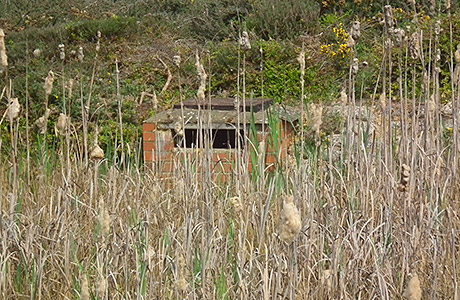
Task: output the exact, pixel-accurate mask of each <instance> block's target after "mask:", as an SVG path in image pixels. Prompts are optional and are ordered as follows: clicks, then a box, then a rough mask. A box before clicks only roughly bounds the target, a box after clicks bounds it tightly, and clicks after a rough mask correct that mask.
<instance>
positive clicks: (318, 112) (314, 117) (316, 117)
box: [310, 103, 323, 145]
mask: <svg viewBox="0 0 460 300" xmlns="http://www.w3.org/2000/svg"><path fill="white" fill-rule="evenodd" d="M310 113H311V128H312V130H313V132H314V134H315V139H316V144H317V145H319V144H320V143H321V135H320V131H321V124H322V123H323V106H322V105H321V104H315V103H312V104H310Z"/></svg>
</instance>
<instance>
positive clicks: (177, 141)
mask: <svg viewBox="0 0 460 300" xmlns="http://www.w3.org/2000/svg"><path fill="white" fill-rule="evenodd" d="M236 132H237V130H236V129H212V130H211V138H212V148H214V149H236V148H237V147H238V140H237V136H236ZM171 133H172V135H173V137H174V145H175V147H182V148H203V145H201V141H200V140H203V141H204V140H205V138H206V137H207V136H208V135H209V130H206V129H202V130H201V135H199V134H198V133H199V132H198V129H185V130H184V135H183V136H179V135H178V134H177V133H176V131H175V130H171ZM239 138H240V141H241V148H244V130H242V129H241V130H240V136H239Z"/></svg>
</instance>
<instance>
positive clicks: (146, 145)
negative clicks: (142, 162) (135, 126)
mask: <svg viewBox="0 0 460 300" xmlns="http://www.w3.org/2000/svg"><path fill="white" fill-rule="evenodd" d="M152 150H155V142H144V151H152Z"/></svg>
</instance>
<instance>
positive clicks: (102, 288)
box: [97, 268, 107, 299]
mask: <svg viewBox="0 0 460 300" xmlns="http://www.w3.org/2000/svg"><path fill="white" fill-rule="evenodd" d="M98 273H99V276H98V277H99V278H98V283H97V294H98V295H99V297H101V298H102V299H105V297H104V295H105V292H106V291H107V279H106V278H105V276H104V272H103V270H102V268H98Z"/></svg>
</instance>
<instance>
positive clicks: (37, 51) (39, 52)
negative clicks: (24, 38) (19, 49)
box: [32, 48, 42, 58]
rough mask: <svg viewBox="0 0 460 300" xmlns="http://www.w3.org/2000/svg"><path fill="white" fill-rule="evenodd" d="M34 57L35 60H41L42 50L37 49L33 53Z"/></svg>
mask: <svg viewBox="0 0 460 300" xmlns="http://www.w3.org/2000/svg"><path fill="white" fill-rule="evenodd" d="M32 54H33V56H34V57H35V58H39V57H40V56H41V55H42V50H40V49H39V48H37V49H35V50H34V51H33V52H32Z"/></svg>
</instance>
